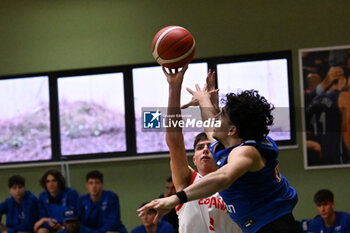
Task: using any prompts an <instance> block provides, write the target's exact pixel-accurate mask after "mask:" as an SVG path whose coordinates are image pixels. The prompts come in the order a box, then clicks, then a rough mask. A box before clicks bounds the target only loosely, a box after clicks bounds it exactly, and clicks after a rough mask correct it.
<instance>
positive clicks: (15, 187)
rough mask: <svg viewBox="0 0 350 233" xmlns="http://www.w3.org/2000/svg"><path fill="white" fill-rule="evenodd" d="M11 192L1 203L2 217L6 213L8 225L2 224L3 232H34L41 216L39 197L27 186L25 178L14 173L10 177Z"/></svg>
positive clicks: (0, 229) (0, 226)
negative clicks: (34, 227)
mask: <svg viewBox="0 0 350 233" xmlns="http://www.w3.org/2000/svg"><path fill="white" fill-rule="evenodd" d="M8 187H9V189H10V190H9V191H10V194H11V197H10V198H7V199H6V200H5V201H4V202H2V203H1V204H0V218H1V217H2V215H6V225H5V226H4V225H2V224H1V225H0V231H1V232H2V233H17V232H32V231H33V226H34V224H35V222H36V221H37V220H38V218H39V211H38V199H37V198H36V197H35V196H34V194H33V193H31V192H30V191H29V190H26V188H25V179H24V178H23V177H22V176H20V175H13V176H11V177H10V178H9V179H8Z"/></svg>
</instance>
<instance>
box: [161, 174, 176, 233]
mask: <svg viewBox="0 0 350 233" xmlns="http://www.w3.org/2000/svg"><path fill="white" fill-rule="evenodd" d="M175 193H176V190H175V186H174V183H173V179H172V177H171V176H170V177H169V178H167V179H166V183H165V192H164V194H162V195H160V198H162V197H169V196H171V195H174V194H175ZM161 220H163V221H167V222H169V223H171V225H173V227H174V230H175V232H176V233H177V232H179V230H178V229H179V218H178V216H177V213H176V211H175V208H173V209H172V210H171V211H170V212H169V213H167V214H165V215H163V216H162V218H161Z"/></svg>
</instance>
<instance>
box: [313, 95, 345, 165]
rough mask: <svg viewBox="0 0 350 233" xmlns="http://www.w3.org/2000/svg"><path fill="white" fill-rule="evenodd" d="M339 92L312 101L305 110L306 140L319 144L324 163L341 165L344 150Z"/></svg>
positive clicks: (320, 96)
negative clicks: (307, 131)
mask: <svg viewBox="0 0 350 233" xmlns="http://www.w3.org/2000/svg"><path fill="white" fill-rule="evenodd" d="M339 94H340V91H339V90H333V91H329V92H326V93H323V94H321V95H319V96H317V97H315V98H314V99H313V101H312V102H311V103H310V105H309V106H307V108H306V122H307V129H308V130H309V131H310V133H311V136H310V137H309V138H308V139H310V140H314V141H316V142H318V143H320V145H321V148H322V156H323V159H324V161H323V162H324V163H325V164H327V165H329V164H340V163H343V158H342V155H343V154H344V153H345V148H344V144H343V140H342V135H341V119H342V115H341V112H340V109H339V106H338V97H339Z"/></svg>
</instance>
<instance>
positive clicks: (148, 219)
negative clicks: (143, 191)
mask: <svg viewBox="0 0 350 233" xmlns="http://www.w3.org/2000/svg"><path fill="white" fill-rule="evenodd" d="M145 204H147V202H145V203H142V204H141V206H140V207H142V206H144V205H145ZM156 213H157V211H156V210H154V209H149V210H148V211H147V212H145V213H144V214H143V215H142V216H141V221H142V225H140V226H137V227H135V228H134V229H133V230H132V231H131V233H149V232H153V233H175V230H174V227H173V225H171V224H170V223H169V222H167V221H159V222H158V223H156V224H155V223H153V218H154V216H155V215H156Z"/></svg>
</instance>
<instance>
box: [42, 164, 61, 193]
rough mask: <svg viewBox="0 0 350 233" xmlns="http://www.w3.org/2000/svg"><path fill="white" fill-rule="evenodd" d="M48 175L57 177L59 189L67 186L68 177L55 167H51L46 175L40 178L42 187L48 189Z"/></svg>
mask: <svg viewBox="0 0 350 233" xmlns="http://www.w3.org/2000/svg"><path fill="white" fill-rule="evenodd" d="M48 175H52V176H53V177H55V179H56V180H57V182H58V186H59V189H60V190H62V189H64V188H65V187H66V179H65V178H64V177H63V175H62V173H61V172H60V171H59V170H57V169H55V168H52V169H49V170H47V171H46V172H45V173H44V175H43V176H42V177H41V179H40V185H41V187H42V188H44V189H45V190H47V189H46V178H47V176H48Z"/></svg>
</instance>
